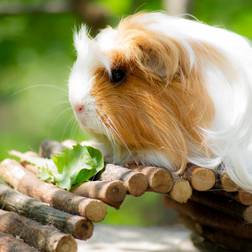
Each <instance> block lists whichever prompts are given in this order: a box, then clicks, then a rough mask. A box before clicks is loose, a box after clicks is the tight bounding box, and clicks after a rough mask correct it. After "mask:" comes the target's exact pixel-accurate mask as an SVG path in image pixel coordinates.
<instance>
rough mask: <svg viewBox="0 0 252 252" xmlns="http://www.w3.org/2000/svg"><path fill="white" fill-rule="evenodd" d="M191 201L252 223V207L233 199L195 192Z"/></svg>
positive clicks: (215, 194)
mask: <svg viewBox="0 0 252 252" xmlns="http://www.w3.org/2000/svg"><path fill="white" fill-rule="evenodd" d="M191 200H192V201H194V202H197V203H199V204H202V205H204V206H207V207H209V208H213V209H215V210H217V211H220V212H222V213H224V214H227V215H230V216H232V217H235V218H239V219H241V220H245V221H246V222H247V223H252V207H246V206H243V205H241V204H239V203H238V202H237V201H235V200H233V199H232V198H228V197H225V196H224V195H220V194H218V193H213V192H204V193H200V192H196V191H194V192H193V194H192V197H191Z"/></svg>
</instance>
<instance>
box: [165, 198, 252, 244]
mask: <svg viewBox="0 0 252 252" xmlns="http://www.w3.org/2000/svg"><path fill="white" fill-rule="evenodd" d="M166 201H167V203H168V204H169V205H170V206H171V207H173V208H175V209H176V210H178V211H179V212H180V213H181V214H183V215H186V216H188V217H190V218H191V219H193V220H194V221H196V222H198V223H200V224H201V225H205V226H210V227H213V228H216V229H218V230H222V231H225V232H226V233H228V234H231V235H234V236H236V237H241V238H246V239H251V237H252V225H251V224H245V223H243V222H241V221H240V220H239V219H235V218H232V217H230V216H228V215H225V214H223V213H222V212H218V211H216V210H214V209H211V208H209V207H205V206H203V205H200V204H197V203H194V202H192V201H191V200H189V201H188V202H187V203H186V204H183V205H182V204H179V203H176V202H175V201H174V200H172V199H169V198H168V197H167V198H166Z"/></svg>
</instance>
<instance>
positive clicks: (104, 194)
mask: <svg viewBox="0 0 252 252" xmlns="http://www.w3.org/2000/svg"><path fill="white" fill-rule="evenodd" d="M72 192H73V193H75V194H78V195H80V196H84V197H88V198H94V199H99V200H102V201H103V202H105V203H107V204H108V205H110V206H113V207H115V208H119V207H120V205H121V203H122V202H123V200H124V199H125V196H126V193H127V189H126V187H125V186H124V184H123V182H122V181H120V180H114V181H89V182H86V183H83V184H81V185H80V186H78V187H76V188H74V189H73V190H72Z"/></svg>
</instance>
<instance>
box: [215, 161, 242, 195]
mask: <svg viewBox="0 0 252 252" xmlns="http://www.w3.org/2000/svg"><path fill="white" fill-rule="evenodd" d="M216 173H217V174H218V179H217V183H216V187H217V188H221V189H223V190H224V191H226V192H237V191H238V189H239V187H238V186H237V185H236V184H235V183H234V182H233V181H232V180H231V179H230V177H229V176H228V175H227V173H226V167H225V166H224V164H221V165H219V166H218V167H217V168H216Z"/></svg>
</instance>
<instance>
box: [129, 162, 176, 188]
mask: <svg viewBox="0 0 252 252" xmlns="http://www.w3.org/2000/svg"><path fill="white" fill-rule="evenodd" d="M134 171H137V172H141V173H142V174H144V175H145V176H146V177H147V180H148V185H149V190H151V191H153V192H158V193H168V192H169V191H170V190H171V188H172V186H173V179H172V175H171V173H170V172H169V171H168V170H167V169H164V168H159V167H153V166H146V167H141V166H139V167H137V168H135V169H134Z"/></svg>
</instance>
